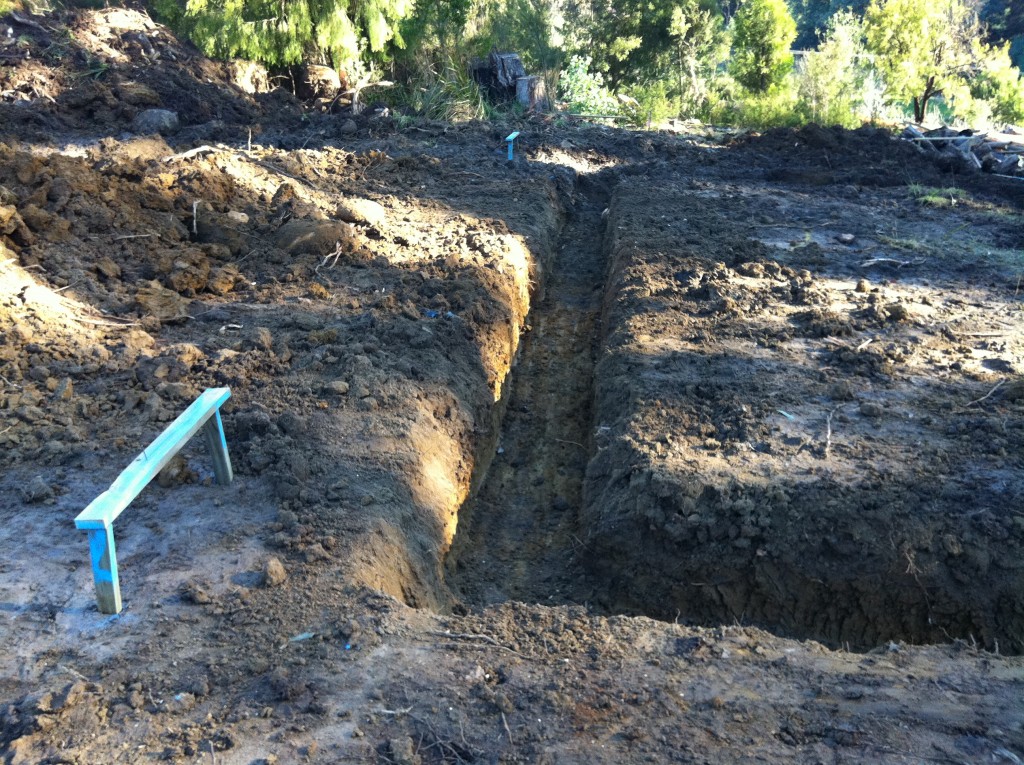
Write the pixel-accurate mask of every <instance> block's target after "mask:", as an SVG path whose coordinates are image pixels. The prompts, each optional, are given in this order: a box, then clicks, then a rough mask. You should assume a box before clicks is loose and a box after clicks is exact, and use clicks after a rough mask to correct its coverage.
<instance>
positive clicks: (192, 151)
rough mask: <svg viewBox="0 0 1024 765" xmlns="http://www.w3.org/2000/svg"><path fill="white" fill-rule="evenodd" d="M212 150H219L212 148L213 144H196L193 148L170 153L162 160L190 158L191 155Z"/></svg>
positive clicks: (173, 160) (172, 160)
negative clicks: (178, 152)
mask: <svg viewBox="0 0 1024 765" xmlns="http://www.w3.org/2000/svg"><path fill="white" fill-rule="evenodd" d="M213 151H220V150H219V149H216V148H214V147H213V146H210V145H209V144H203V145H202V146H197V147H196V148H194V149H189V150H188V151H183V152H181V153H180V154H172V155H171V156H169V157H164V162H176V161H178V160H179V159H192V157H198V156H199V155H200V154H205V153H206V152H213Z"/></svg>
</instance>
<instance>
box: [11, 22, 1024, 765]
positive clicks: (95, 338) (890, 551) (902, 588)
mask: <svg viewBox="0 0 1024 765" xmlns="http://www.w3.org/2000/svg"><path fill="white" fill-rule="evenodd" d="M23 18H24V17H23ZM31 21H33V23H34V24H36V25H37V26H33V25H26V24H24V23H21V22H17V21H16V20H13V21H12V20H10V19H6V20H3V22H4V23H5V24H7V23H10V24H12V28H14V27H15V26H17V29H16V30H15V35H14V36H13V37H8V38H7V39H8V40H14V42H8V43H6V44H5V47H4V48H2V49H0V54H2V58H0V84H2V87H0V93H2V97H0V466H2V473H0V498H2V501H0V520H2V523H0V528H2V531H0V535H2V541H3V547H4V550H5V555H4V558H3V560H2V562H0V645H2V646H3V651H2V652H0V761H3V762H5V763H7V764H8V765H14V764H15V763H18V764H19V765H20V764H24V763H115V762H123V763H144V762H180V763H243V764H245V765H252V764H255V763H341V762H371V763H401V764H403V765H408V764H411V763H420V764H421V765H426V764H427V763H497V762H524V763H567V762H571V763H633V762H748V761H759V762H773V763H774V762H794V763H805V762H822V763H826V762H827V763H833V762H864V763H920V762H943V763H947V762H948V763H976V762H977V763H981V762H985V763H991V762H1010V763H1012V762H1019V761H1020V758H1021V757H1024V705H1022V704H1021V699H1022V698H1024V659H1022V658H1021V655H1022V654H1024V512H1022V511H1021V501H1020V500H1021V497H1022V495H1024V479H1022V477H1021V475H1022V472H1021V469H1022V460H1024V457H1022V447H1024V443H1022V442H1024V422H1022V418H1021V415H1022V413H1024V383H1022V380H1021V372H1022V369H1024V366H1022V365H1024V343H1022V340H1021V337H1022V331H1024V315H1022V305H1024V292H1022V286H1024V282H1022V278H1024V260H1022V258H1024V233H1022V232H1024V226H1022V224H1024V218H1022V208H1024V188H1022V187H1021V184H1020V183H1018V182H1015V181H1012V180H1006V181H1001V180H999V179H996V178H992V177H989V176H982V175H980V174H979V175H973V174H959V173H957V172H956V168H953V167H950V166H943V165H937V164H934V163H933V162H932V161H930V160H928V159H926V158H925V157H924V156H923V155H921V154H920V153H918V152H917V151H916V150H915V149H914V148H913V147H912V146H910V145H908V144H905V143H901V142H898V141H895V140H893V139H892V138H890V136H889V135H888V134H887V133H885V132H884V131H881V130H873V129H864V130H861V131H855V132H843V131H838V130H835V131H833V130H823V129H820V128H815V127H810V128H806V129H803V130H799V131H789V130H787V131H772V132H768V133H766V134H763V135H758V134H743V135H740V134H735V133H724V132H722V131H711V130H702V131H700V133H699V134H669V133H631V132H627V131H619V130H612V129H607V128H600V127H594V126H586V125H573V124H564V122H556V121H555V120H553V119H550V118H540V117H537V118H530V119H524V120H522V121H519V122H516V123H508V124H498V125H482V124H472V125H461V126H452V125H442V124H435V123H427V122H423V121H420V120H416V119H411V118H401V119H396V118H394V117H393V116H390V115H384V114H383V113H382V112H381V111H379V110H377V111H372V110H371V111H368V112H366V113H364V114H361V115H351V114H348V113H333V114H332V113H327V112H325V111H323V109H322V108H318V107H317V105H316V104H313V103H305V104H304V103H301V102H299V101H297V100H296V99H295V98H294V97H292V96H288V95H283V94H282V92H281V91H280V90H277V91H273V92H267V88H266V87H261V86H259V83H255V84H254V81H253V77H252V74H253V73H252V71H250V70H245V69H244V68H241V69H240V68H238V67H229V66H227V65H222V64H214V63H213V62H209V61H207V60H205V59H203V58H202V57H201V56H199V55H198V54H196V53H195V51H193V50H190V49H189V48H188V47H187V46H185V45H183V44H181V43H179V42H178V41H176V40H174V39H173V37H172V36H171V35H170V34H169V33H168V32H167V31H166V30H165V29H163V28H162V27H159V26H158V25H155V24H153V23H152V22H151V21H150V20H149V19H148V18H146V17H145V16H144V15H142V14H139V13H137V12H135V11H131V10H125V9H120V10H104V11H78V12H74V13H65V14H63V15H52V16H48V17H45V18H44V17H35V18H34V20H31ZM140 32H142V33H144V34H145V36H146V37H145V39H146V41H147V42H148V43H149V44H150V47H151V48H153V49H155V50H156V52H157V53H158V54H159V55H153V54H152V53H150V52H147V51H146V49H145V46H143V45H142V44H141V43H140V42H139V40H140V38H139V37H138V34H139V33H140ZM243 74H247V77H243V76H242V75H243ZM257 79H258V78H257ZM321 106H322V105H321ZM149 107H163V108H169V109H174V110H176V111H178V114H179V118H180V120H181V123H182V125H181V129H180V131H179V132H178V133H176V134H174V135H171V136H168V137H164V138H161V137H158V136H141V135H136V134H133V133H132V132H131V130H132V127H131V126H132V121H133V120H134V119H135V117H136V116H137V115H138V114H139V113H140V112H141V111H142V110H143V109H145V108H149ZM512 130H519V131H520V132H521V138H520V144H519V145H518V146H517V158H516V160H515V161H513V162H508V161H506V158H505V145H504V141H503V139H504V137H505V136H506V135H507V134H508V133H509V132H511V131H512ZM194 149H201V150H199V151H192V150H194ZM215 386H227V387H230V389H231V393H232V396H231V398H230V399H229V401H228V403H227V405H226V406H225V408H224V410H223V420H224V426H225V430H226V435H227V442H228V447H229V450H230V453H231V457H232V462H233V466H234V469H235V480H234V482H233V483H232V484H231V485H229V486H218V485H216V483H215V482H214V480H213V472H212V463H211V462H210V458H209V456H208V455H207V454H206V452H205V447H204V444H203V443H202V440H201V439H197V441H196V443H194V444H190V445H189V446H188V447H186V448H185V449H184V450H183V452H182V453H181V456H180V459H178V460H176V461H175V462H174V463H172V465H171V466H170V467H169V469H168V470H166V471H164V473H162V474H161V476H160V477H159V479H158V480H157V481H155V482H154V483H153V484H152V485H151V486H150V487H148V488H147V489H145V490H144V491H143V493H142V494H141V495H140V496H139V497H138V499H137V500H136V501H135V502H133V503H132V504H131V506H130V507H129V508H128V509H127V510H126V511H125V513H124V514H123V515H122V516H121V517H120V518H119V519H118V520H117V522H116V524H115V529H116V535H117V545H118V560H119V564H120V572H121V589H122V594H123V597H124V610H123V611H122V613H121V614H119V615H116V616H109V615H104V614H100V613H99V612H98V610H97V608H96V601H95V595H94V592H93V587H92V579H91V568H90V563H89V551H88V544H87V539H86V536H85V534H84V532H81V531H78V530H76V529H75V528H74V524H73V519H74V517H75V516H76V515H77V514H78V513H79V512H80V511H81V510H82V508H84V507H85V506H86V505H87V504H88V503H89V502H90V501H91V500H92V499H93V498H94V497H95V496H97V495H98V494H99V493H100V492H102V491H103V490H104V489H105V488H106V487H107V486H108V485H109V484H110V482H111V481H112V480H113V479H114V478H115V477H116V476H117V474H118V473H119V472H120V471H121V470H122V469H123V468H124V467H125V466H126V465H127V464H128V463H129V462H130V461H131V460H132V459H133V458H134V457H135V455H136V454H137V453H139V452H140V451H141V450H142V449H143V447H145V446H146V445H147V444H148V443H149V441H151V440H152V439H153V438H154V437H155V436H156V435H157V434H158V433H159V432H160V431H161V430H162V429H163V428H164V427H166V425H167V424H168V423H169V422H170V421H171V420H172V419H173V418H174V417H176V416H177V414H178V413H180V412H181V411H182V410H183V409H184V408H185V407H186V406H187V405H188V403H189V402H190V401H191V400H192V399H193V398H194V397H195V396H196V395H198V393H199V392H201V391H202V390H203V389H205V388H208V387H215Z"/></svg>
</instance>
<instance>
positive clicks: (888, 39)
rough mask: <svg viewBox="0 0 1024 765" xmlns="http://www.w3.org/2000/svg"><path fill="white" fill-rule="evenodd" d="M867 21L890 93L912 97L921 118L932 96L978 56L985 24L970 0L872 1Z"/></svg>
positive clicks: (963, 73)
mask: <svg viewBox="0 0 1024 765" xmlns="http://www.w3.org/2000/svg"><path fill="white" fill-rule="evenodd" d="M864 20H865V32H866V36H867V44H868V49H869V50H870V51H871V52H872V53H873V54H874V55H875V58H876V61H877V65H878V68H879V72H880V73H881V75H882V78H883V79H884V80H885V83H886V87H887V88H888V91H889V95H890V97H891V98H893V99H897V100H901V101H910V102H911V103H912V104H913V108H914V118H915V119H916V120H917V121H918V122H922V121H924V116H925V113H926V112H927V109H928V101H929V100H930V99H932V98H933V97H934V96H936V95H938V94H940V93H942V92H943V90H945V89H947V88H949V87H950V86H955V85H956V83H957V81H958V80H963V79H964V78H965V77H966V75H967V73H968V72H969V71H970V69H971V67H972V66H973V65H974V64H975V62H976V61H977V60H978V53H979V47H980V27H979V25H978V18H977V16H976V15H975V14H974V12H973V11H972V10H971V8H970V6H969V5H968V0H872V1H871V5H869V6H868V10H867V13H866V15H865V19H864Z"/></svg>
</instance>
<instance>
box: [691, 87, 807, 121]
mask: <svg viewBox="0 0 1024 765" xmlns="http://www.w3.org/2000/svg"><path fill="white" fill-rule="evenodd" d="M711 116H712V118H713V121H715V122H719V123H722V124H728V125H738V126H741V127H749V128H755V129H764V128H771V127H795V126H796V125H801V124H803V123H805V122H806V121H807V120H806V116H805V115H804V113H803V111H802V109H801V105H800V102H799V100H798V98H797V91H796V88H795V87H792V86H791V85H790V83H788V82H783V83H781V84H779V85H777V86H776V87H774V88H772V89H771V90H769V91H767V92H765V93H754V92H751V91H750V90H747V89H745V88H744V89H742V90H741V91H740V92H739V94H738V95H737V96H736V97H735V98H734V99H733V100H731V101H729V102H728V103H727V104H725V105H723V106H722V107H720V108H719V109H718V110H717V111H716V112H714V113H713V114H712V115H711Z"/></svg>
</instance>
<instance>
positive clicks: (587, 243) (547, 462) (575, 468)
mask: <svg viewBox="0 0 1024 765" xmlns="http://www.w3.org/2000/svg"><path fill="white" fill-rule="evenodd" d="M606 203H607V196H606V195H604V194H603V193H602V191H600V190H598V189H594V188H587V189H586V193H585V194H580V195H579V196H578V197H577V202H576V205H575V209H574V210H572V211H571V212H570V214H569V219H568V221H567V222H566V225H565V226H564V228H563V230H562V232H561V234H560V236H559V240H558V244H557V249H556V252H555V254H554V257H553V259H552V261H553V262H552V266H551V270H550V273H549V274H548V276H547V279H546V280H545V285H544V294H543V296H542V297H541V299H540V300H539V301H538V302H537V304H536V305H535V307H534V309H533V311H532V312H531V314H530V331H529V332H528V333H527V334H526V335H525V338H524V341H523V344H522V347H521V352H520V358H519V362H518V364H517V366H516V368H515V369H514V371H513V373H512V386H511V391H510V393H509V395H510V398H509V401H508V408H507V410H506V413H505V417H504V421H503V422H502V426H501V433H500V436H499V439H498V442H497V453H496V454H495V455H494V459H493V461H492V463H491V465H490V468H489V469H488V472H487V475H486V476H485V477H484V479H483V482H482V483H481V485H480V488H479V490H478V491H477V492H476V494H475V496H474V497H472V498H471V499H470V500H469V501H468V502H467V503H466V506H465V507H463V509H462V511H461V512H460V516H459V518H460V526H459V530H458V533H457V535H456V539H455V543H454V545H453V548H452V552H451V554H450V555H449V558H448V572H447V576H448V583H449V585H450V586H451V588H452V590H453V592H454V593H455V595H456V597H459V598H461V599H462V600H463V601H464V602H466V603H468V604H473V605H480V606H483V605H490V604H494V603H500V602H503V601H506V600H518V601H524V602H536V603H544V604H550V605H555V604H564V603H585V602H587V601H588V600H589V599H590V593H591V592H592V590H591V588H590V586H589V584H588V581H587V577H586V575H585V574H584V573H583V571H582V569H581V567H580V566H579V565H577V563H576V561H578V560H579V557H580V554H581V552H582V544H583V543H582V541H581V538H580V535H579V534H578V527H579V513H580V507H581V504H582V491H583V478H584V473H585V471H586V468H587V462H588V459H589V454H590V440H591V430H592V413H591V409H592V403H593V402H592V399H593V393H592V388H593V370H594V358H595V352H596V347H597V342H598V330H599V327H598V320H599V316H600V310H601V300H602V294H603V286H604V275H605V259H604V251H603V231H604V220H602V212H603V211H604V209H605V207H606Z"/></svg>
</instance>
